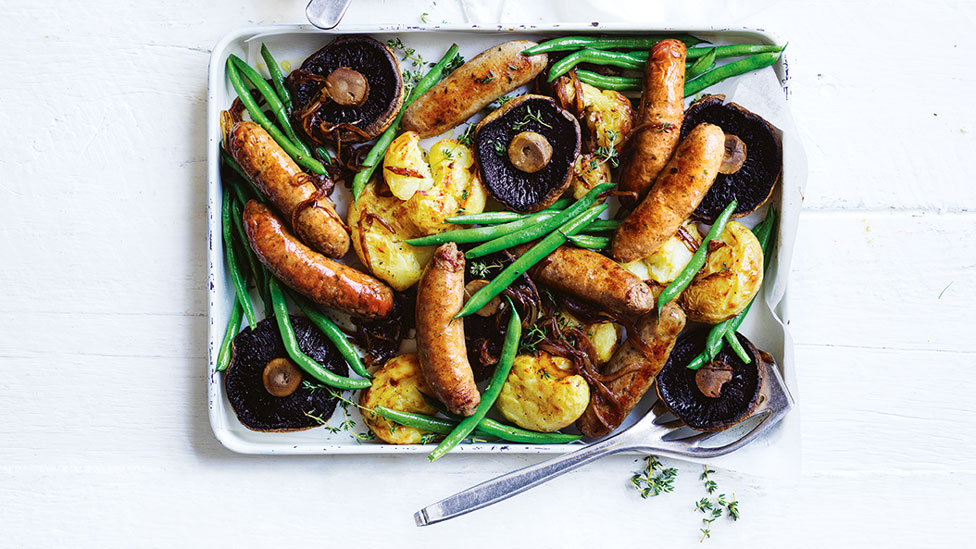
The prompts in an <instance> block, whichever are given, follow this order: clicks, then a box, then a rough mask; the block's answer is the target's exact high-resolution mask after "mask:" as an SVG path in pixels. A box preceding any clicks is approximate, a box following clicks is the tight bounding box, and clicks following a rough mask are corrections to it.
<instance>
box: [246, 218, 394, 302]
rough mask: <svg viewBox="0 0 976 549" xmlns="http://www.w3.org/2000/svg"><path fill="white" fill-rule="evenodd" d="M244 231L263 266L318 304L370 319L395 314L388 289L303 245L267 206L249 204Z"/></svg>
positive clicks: (367, 276) (380, 283) (365, 275)
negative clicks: (392, 312) (392, 311)
mask: <svg viewBox="0 0 976 549" xmlns="http://www.w3.org/2000/svg"><path fill="white" fill-rule="evenodd" d="M244 230H245V232H247V239H248V241H250V243H251V248H253V249H254V253H255V254H257V256H258V259H260V260H261V263H264V264H265V265H266V266H267V267H268V269H270V270H271V273H272V274H274V275H275V276H276V277H278V278H279V279H280V280H281V281H282V282H284V283H285V284H287V285H288V286H290V287H291V288H293V289H294V290H295V291H297V292H298V293H300V294H302V295H304V296H306V297H308V298H309V299H311V300H312V301H314V302H316V303H318V304H319V305H324V306H326V307H331V308H334V309H339V310H340V311H345V312H347V313H350V314H353V315H358V316H365V317H371V318H377V317H383V316H386V315H387V314H389V313H390V311H391V310H393V290H391V289H390V287H389V286H387V285H386V284H383V283H382V282H380V281H379V280H376V279H375V278H373V277H371V276H369V275H367V274H364V273H361V272H359V271H357V270H356V269H353V268H352V267H347V266H346V265H343V264H341V263H339V262H337V261H334V260H332V259H329V258H327V257H325V256H324V255H322V254H320V253H318V252H316V251H314V250H312V249H311V248H309V247H308V246H306V245H304V244H302V243H301V242H299V241H298V239H297V238H295V237H294V236H293V235H292V234H291V233H289V232H288V229H286V228H285V227H284V225H282V223H281V220H279V219H278V218H277V217H276V216H275V214H274V213H272V212H271V209H269V208H268V207H267V206H265V205H264V204H261V203H260V202H257V201H256V200H249V201H248V202H247V205H246V206H244Z"/></svg>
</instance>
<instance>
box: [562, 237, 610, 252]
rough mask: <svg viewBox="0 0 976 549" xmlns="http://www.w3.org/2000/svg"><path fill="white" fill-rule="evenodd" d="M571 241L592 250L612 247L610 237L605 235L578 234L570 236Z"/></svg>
mask: <svg viewBox="0 0 976 549" xmlns="http://www.w3.org/2000/svg"><path fill="white" fill-rule="evenodd" d="M569 241H570V242H572V243H573V244H576V245H577V246H579V247H580V248H588V249H590V250H606V249H607V248H609V247H610V239H609V238H607V237H605V236H590V235H587V234H578V235H574V236H571V237H569Z"/></svg>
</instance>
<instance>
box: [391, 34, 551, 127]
mask: <svg viewBox="0 0 976 549" xmlns="http://www.w3.org/2000/svg"><path fill="white" fill-rule="evenodd" d="M535 45H537V44H536V43H535V42H530V41H528V40H514V41H512V42H505V43H504V44H498V45H497V46H492V47H491V48H488V49H487V50H485V51H483V52H481V53H480V54H478V55H477V56H476V57H474V58H473V59H471V60H470V61H468V62H467V63H465V64H463V65H461V66H460V67H459V68H458V69H457V70H455V71H454V72H452V73H451V74H449V75H448V76H447V77H446V78H444V79H443V80H441V81H440V82H439V83H438V84H437V85H435V86H434V87H432V88H431V89H429V90H427V92H426V93H424V94H423V95H421V96H420V97H419V98H418V99H417V100H416V101H414V102H413V103H412V104H411V105H410V106H409V107H407V108H406V110H405V111H404V113H403V129H405V130H410V131H415V132H417V133H419V134H420V137H423V138H426V137H434V136H435V135H440V134H442V133H444V132H446V131H447V130H450V129H451V128H454V127H456V126H458V125H459V124H461V123H463V122H464V121H465V120H467V119H468V118H471V116H472V115H474V114H475V113H477V112H479V111H480V110H481V109H483V108H485V107H487V106H488V104H489V103H491V102H492V101H494V100H495V99H498V98H499V97H501V96H502V95H505V94H506V93H508V92H510V91H512V90H514V89H515V88H517V87H519V86H522V85H524V84H527V83H528V82H529V81H530V80H532V79H533V78H535V77H536V76H538V74H539V73H540V72H542V70H543V69H544V68H546V63H548V56H547V55H545V54H540V55H533V56H530V57H527V56H525V55H522V50H524V49H526V48H531V47H532V46H535Z"/></svg>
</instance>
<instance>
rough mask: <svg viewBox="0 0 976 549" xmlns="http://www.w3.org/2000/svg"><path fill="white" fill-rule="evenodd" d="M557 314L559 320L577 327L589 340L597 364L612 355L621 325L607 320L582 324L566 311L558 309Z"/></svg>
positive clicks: (618, 342) (616, 345) (622, 328)
mask: <svg viewBox="0 0 976 549" xmlns="http://www.w3.org/2000/svg"><path fill="white" fill-rule="evenodd" d="M559 316H560V317H561V322H564V323H565V325H566V326H571V327H574V328H579V330H580V331H582V332H583V335H585V336H586V338H587V339H589V340H590V344H591V345H593V349H594V350H595V351H596V360H597V364H598V365H599V364H603V363H605V362H609V361H610V357H612V356H613V353H614V351H616V350H617V347H618V346H619V345H620V336H621V335H622V334H623V330H624V327H623V326H621V325H620V324H617V323H616V322H611V321H609V320H606V321H603V322H594V323H592V324H583V323H582V322H580V321H579V319H577V318H576V317H575V316H573V315H572V314H570V313H568V312H566V311H560V312H559Z"/></svg>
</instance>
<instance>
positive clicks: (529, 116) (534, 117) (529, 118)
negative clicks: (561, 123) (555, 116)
mask: <svg viewBox="0 0 976 549" xmlns="http://www.w3.org/2000/svg"><path fill="white" fill-rule="evenodd" d="M525 112H526V115H525V117H523V118H522V119H521V120H519V121H518V122H516V123H514V124H512V129H513V130H515V131H519V130H521V129H522V128H524V127H525V126H527V125H528V124H529V123H530V122H533V121H535V122H537V123H539V124H540V125H542V126H545V127H547V128H549V129H552V126H550V125H549V124H547V123H545V122H543V121H542V109H539V110H538V111H536V112H535V114H533V113H532V106H531V105H526V106H525ZM607 131H612V130H607ZM614 153H616V151H614Z"/></svg>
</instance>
